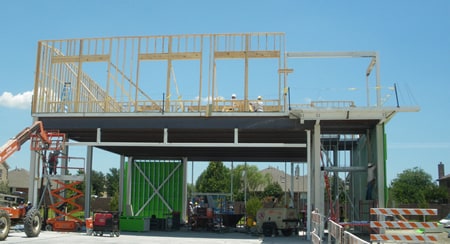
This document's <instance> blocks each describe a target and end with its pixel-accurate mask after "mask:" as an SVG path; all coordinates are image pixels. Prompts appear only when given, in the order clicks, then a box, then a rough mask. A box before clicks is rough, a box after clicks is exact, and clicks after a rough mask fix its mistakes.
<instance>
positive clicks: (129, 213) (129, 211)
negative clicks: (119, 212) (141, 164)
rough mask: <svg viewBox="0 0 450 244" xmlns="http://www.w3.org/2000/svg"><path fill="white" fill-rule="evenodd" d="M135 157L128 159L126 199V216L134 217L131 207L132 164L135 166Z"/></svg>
mask: <svg viewBox="0 0 450 244" xmlns="http://www.w3.org/2000/svg"><path fill="white" fill-rule="evenodd" d="M133 160H134V159H133V157H128V167H127V183H126V187H127V197H126V205H125V206H126V214H127V216H134V214H133V211H132V206H131V175H132V174H131V170H132V169H133V167H132V164H134V161H133Z"/></svg>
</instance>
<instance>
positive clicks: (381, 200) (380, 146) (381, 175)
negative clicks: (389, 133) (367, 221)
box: [375, 124, 386, 208]
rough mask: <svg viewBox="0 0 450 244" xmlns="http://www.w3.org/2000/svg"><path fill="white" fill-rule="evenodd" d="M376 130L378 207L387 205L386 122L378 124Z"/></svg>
mask: <svg viewBox="0 0 450 244" xmlns="http://www.w3.org/2000/svg"><path fill="white" fill-rule="evenodd" d="M375 130H376V131H375V132H376V145H377V147H376V150H377V151H376V153H377V154H376V155H377V159H376V162H377V168H376V170H377V177H376V179H377V182H376V184H377V195H378V207H379V208H384V207H386V198H385V195H384V194H385V186H386V182H385V181H386V177H385V175H386V169H385V168H386V162H385V158H384V150H385V147H384V124H377V125H376V128H375Z"/></svg>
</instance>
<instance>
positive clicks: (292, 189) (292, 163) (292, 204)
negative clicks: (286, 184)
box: [289, 161, 295, 208]
mask: <svg viewBox="0 0 450 244" xmlns="http://www.w3.org/2000/svg"><path fill="white" fill-rule="evenodd" d="M289 194H290V196H291V198H290V199H291V200H290V202H289V204H290V205H291V206H289V207H290V208H293V207H294V194H295V192H294V162H292V161H291V192H289Z"/></svg>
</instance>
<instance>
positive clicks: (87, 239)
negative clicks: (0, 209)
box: [5, 231, 311, 244]
mask: <svg viewBox="0 0 450 244" xmlns="http://www.w3.org/2000/svg"><path fill="white" fill-rule="evenodd" d="M5 243H42V244H44V243H45V244H49V243H60V244H70V243H77V244H94V243H95V244H98V243H113V244H114V243H124V244H125V243H126V244H141V243H142V244H144V243H145V244H148V243H161V244H191V243H192V244H194V243H195V244H211V243H212V244H214V243H217V244H219V243H220V244H238V243H239V244H241V243H243V244H260V243H265V244H269V243H284V244H294V243H296V244H298V243H311V242H310V241H307V240H305V238H304V237H300V236H291V237H284V236H277V237H262V236H255V235H250V234H246V233H238V232H228V233H216V232H194V231H168V232H164V231H152V232H121V233H120V236H119V237H110V235H109V233H105V234H104V235H103V236H89V235H87V234H86V233H73V232H52V231H42V232H41V234H40V235H39V237H35V238H28V237H26V235H25V233H24V232H19V231H11V232H10V234H9V236H8V238H7V239H6V242H5Z"/></svg>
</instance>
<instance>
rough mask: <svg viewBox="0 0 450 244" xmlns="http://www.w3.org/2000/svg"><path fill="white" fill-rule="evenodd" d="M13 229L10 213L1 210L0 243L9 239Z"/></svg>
mask: <svg viewBox="0 0 450 244" xmlns="http://www.w3.org/2000/svg"><path fill="white" fill-rule="evenodd" d="M10 228H11V219H10V218H9V214H8V212H6V211H5V210H0V241H4V240H5V239H6V237H8V234H9V229H10Z"/></svg>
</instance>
